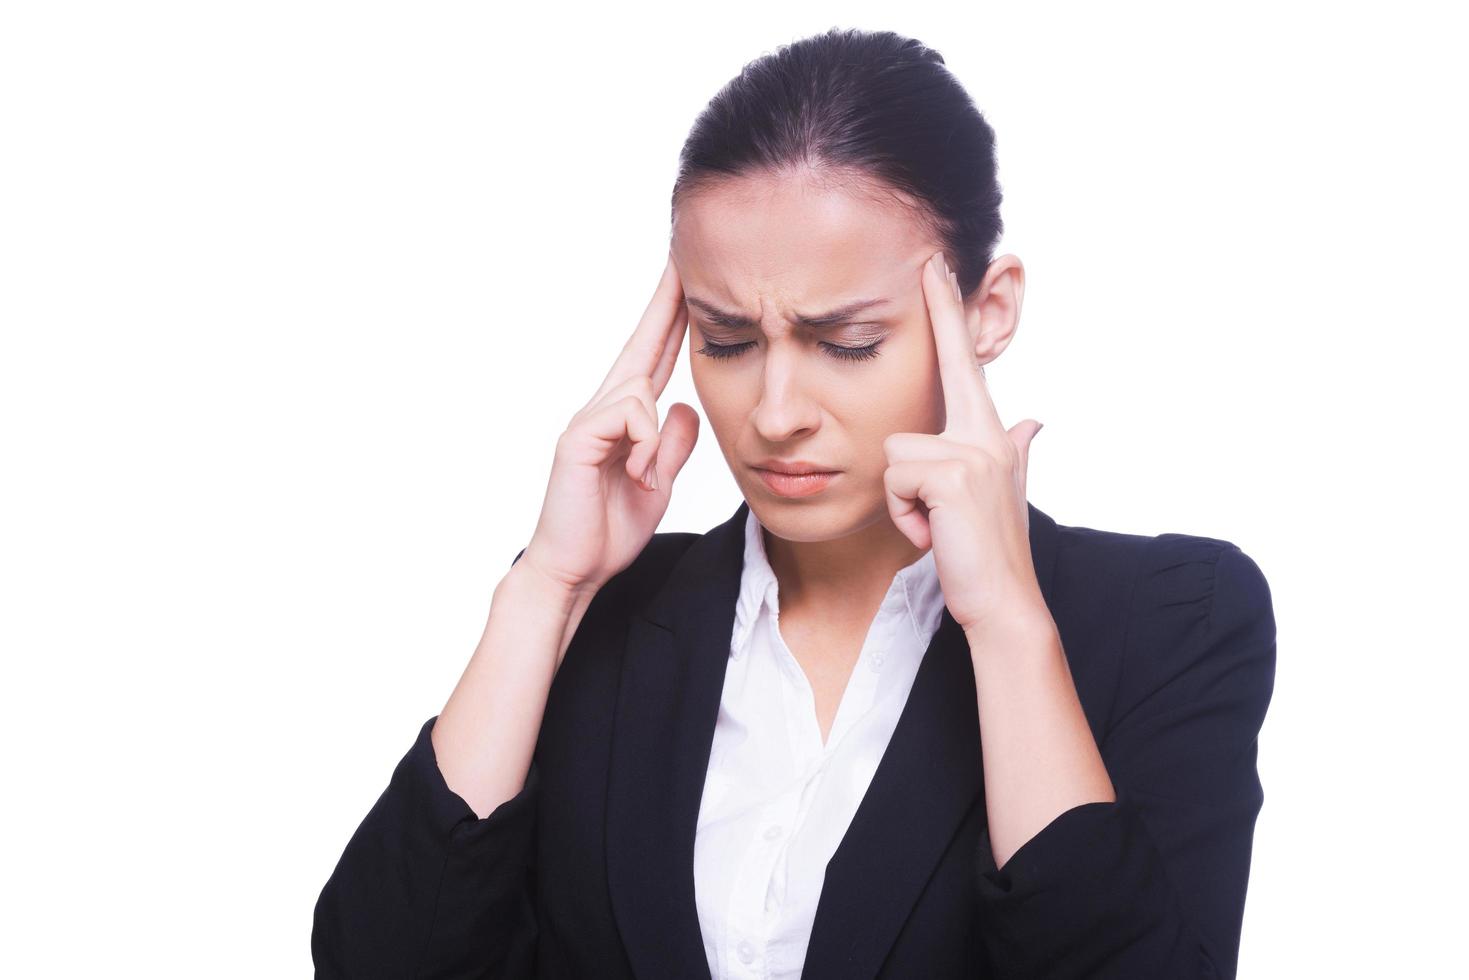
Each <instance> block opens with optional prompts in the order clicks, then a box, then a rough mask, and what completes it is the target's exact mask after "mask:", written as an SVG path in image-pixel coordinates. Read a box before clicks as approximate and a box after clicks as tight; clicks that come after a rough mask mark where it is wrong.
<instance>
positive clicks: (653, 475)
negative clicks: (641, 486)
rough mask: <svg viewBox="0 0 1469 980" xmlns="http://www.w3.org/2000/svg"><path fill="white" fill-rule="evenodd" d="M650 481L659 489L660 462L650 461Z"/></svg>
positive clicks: (654, 487)
mask: <svg viewBox="0 0 1469 980" xmlns="http://www.w3.org/2000/svg"><path fill="white" fill-rule="evenodd" d="M648 482H649V483H651V484H652V485H653V489H654V490H657V489H658V464H657V463H649V464H648Z"/></svg>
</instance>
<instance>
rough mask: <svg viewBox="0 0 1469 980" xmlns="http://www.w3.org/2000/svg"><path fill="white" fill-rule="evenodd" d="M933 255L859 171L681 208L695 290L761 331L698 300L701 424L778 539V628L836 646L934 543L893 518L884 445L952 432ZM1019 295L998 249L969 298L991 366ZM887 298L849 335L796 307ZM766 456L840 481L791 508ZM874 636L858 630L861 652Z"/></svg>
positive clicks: (755, 180)
mask: <svg viewBox="0 0 1469 980" xmlns="http://www.w3.org/2000/svg"><path fill="white" fill-rule="evenodd" d="M938 248H939V243H938V241H937V240H936V238H935V237H933V236H932V235H931V234H930V232H929V230H928V229H926V228H925V227H924V226H923V224H922V223H921V222H920V221H918V220H916V218H915V215H914V212H913V211H912V210H911V209H909V208H907V207H904V206H902V205H901V204H900V203H897V202H895V201H891V200H890V199H889V198H888V197H885V196H884V195H883V194H881V193H879V192H877V191H876V190H875V189H874V188H873V187H872V186H871V185H870V184H867V183H865V182H862V181H860V180H859V179H856V178H853V179H850V180H832V179H829V178H826V179H824V178H822V177H819V176H818V175H816V174H814V173H812V172H810V171H801V172H797V173H790V174H783V175H778V176H777V175H762V176H750V177H740V178H736V179H733V180H728V181H724V182H721V183H720V184H717V185H713V186H711V187H707V188H702V189H700V190H699V191H698V192H696V193H695V194H693V195H691V196H690V197H689V198H687V199H685V200H683V201H681V202H680V204H679V207H678V212H677V220H676V222H675V225H674V233H673V240H672V249H671V250H672V254H673V257H674V262H675V264H676V265H677V266H678V272H679V276H680V278H681V280H682V283H683V291H684V295H685V297H686V298H696V299H704V300H707V301H709V302H712V303H714V304H715V305H717V306H718V307H720V308H721V309H723V310H726V311H731V312H738V313H742V314H744V315H747V316H751V317H755V318H758V319H759V321H760V327H759V329H758V330H735V329H729V328H726V327H720V326H715V325H713V324H711V323H710V322H709V320H708V318H707V317H706V316H705V315H704V313H703V312H701V310H700V309H699V308H698V307H697V306H695V305H694V304H693V303H690V304H689V307H688V316H689V346H690V354H689V357H690V368H691V371H692V374H693V379H694V386H695V388H696V390H697V392H698V395H699V400H700V402H701V405H702V407H703V410H704V416H705V418H707V419H708V422H709V425H710V427H711V428H712V429H713V432H714V436H715V439H716V441H717V442H718V443H719V448H720V450H721V452H723V454H724V457H725V460H726V462H727V463H728V465H729V468H730V470H731V472H732V473H733V474H734V477H735V480H736V482H737V483H738V484H739V487H740V490H741V492H742V493H743V494H744V496H745V498H746V499H747V500H748V501H749V503H750V507H751V509H752V510H753V511H754V512H755V515H756V517H757V518H759V520H760V522H761V523H762V524H763V525H764V526H765V527H766V528H767V529H768V530H769V532H770V534H767V535H766V542H765V543H766V550H767V552H768V554H769V557H770V563H771V567H772V568H773V569H774V570H775V573H776V577H777V579H778V580H779V582H780V596H781V599H780V602H781V621H782V627H783V628H784V627H785V626H786V624H787V623H788V622H789V623H790V624H791V629H792V631H794V630H796V629H799V628H800V627H799V626H798V625H797V624H801V623H806V622H810V629H809V631H808V632H809V633H810V635H812V636H816V635H830V633H831V630H830V626H831V624H835V623H851V622H853V621H857V622H861V623H864V624H865V623H870V621H871V619H872V617H873V616H874V615H875V614H876V610H877V606H878V604H879V603H880V602H881V600H882V596H883V595H884V594H885V593H886V591H887V588H888V586H889V585H890V584H891V582H892V579H893V576H894V575H895V574H896V573H897V571H898V570H899V569H900V568H902V567H903V566H905V565H908V564H910V563H911V562H913V561H915V560H916V559H917V558H919V557H920V556H921V555H922V554H923V551H924V550H925V549H923V548H920V547H918V546H917V545H915V544H914V543H913V542H912V541H911V540H910V539H909V538H908V537H907V536H906V535H904V534H903V533H902V531H900V530H899V529H898V527H897V526H896V525H895V524H894V523H893V520H892V518H891V516H890V515H889V512H888V506H887V503H886V501H885V495H884V483H883V478H884V472H885V470H886V469H887V465H888V464H887V459H886V457H885V454H884V451H883V440H884V439H885V438H886V437H887V436H888V435H890V434H892V433H894V432H922V433H937V432H940V431H941V430H942V429H943V427H944V424H945V422H946V419H945V410H944V401H943V394H942V390H941V385H940V379H939V365H938V358H937V351H936V348H935V344H934V338H933V330H932V327H931V325H930V322H929V315H928V311H927V306H926V303H925V298H924V294H923V288H922V284H921V272H922V269H923V265H924V263H925V262H926V261H927V260H928V258H929V257H930V256H931V255H932V254H933V253H934V252H935V251H936V250H937V249H938ZM1023 292H1024V270H1023V267H1022V266H1021V263H1020V260H1019V259H1018V258H1016V257H1015V256H1012V255H1005V256H1001V257H999V258H997V259H996V260H995V261H994V262H993V263H992V264H991V267H990V269H989V272H988V274H987V275H986V277H985V279H984V281H983V282H982V283H981V284H980V287H979V288H978V289H976V290H975V291H974V292H973V293H972V294H971V296H970V297H968V298H967V299H966V302H965V316H966V322H967V325H968V328H969V331H970V335H971V337H972V338H973V347H974V352H975V356H976V357H977V359H978V361H979V363H980V364H985V363H988V362H989V361H992V360H994V359H995V358H996V357H998V356H999V355H1000V353H1001V352H1003V351H1004V349H1005V347H1006V346H1007V345H1008V344H1009V342H1010V339H1011V337H1012V336H1014V333H1015V329H1016V327H1017V325H1018V323H1019V315H1020V305H1021V298H1022V296H1023ZM879 297H882V298H887V299H890V300H891V301H892V303H891V305H888V306H883V307H880V308H877V309H873V310H869V311H865V312H863V313H859V314H857V316H856V318H855V322H854V323H853V324H851V325H848V326H842V327H837V328H831V329H825V330H820V331H818V330H813V329H810V328H807V327H804V326H795V325H793V324H792V322H791V319H792V318H793V317H794V315H795V314H796V313H798V312H799V313H804V314H807V315H810V314H816V313H824V312H826V311H828V310H831V309H834V308H836V307H838V306H841V305H843V304H845V303H847V302H851V301H853V300H858V299H869V298H879ZM879 339H881V340H882V344H881V346H880V347H879V348H878V351H879V353H878V356H877V357H875V358H872V359H870V360H856V361H848V360H840V359H838V358H837V357H835V356H833V355H832V354H831V353H829V352H827V351H826V350H824V349H823V348H822V344H821V342H822V341H825V342H827V343H830V344H839V345H843V346H863V345H866V344H869V343H871V342H872V341H874V340H879ZM706 341H712V342H714V343H719V344H728V343H743V342H747V341H753V342H754V346H753V347H748V348H747V349H745V350H744V351H743V353H740V354H738V355H736V356H734V357H732V358H729V359H723V360H716V359H714V358H711V357H709V356H706V355H705V354H702V353H699V349H700V348H701V347H703V345H704V343H705V342H706ZM766 457H776V458H780V459H786V460H794V459H799V460H808V461H812V462H815V463H818V464H821V465H822V466H823V467H827V468H831V469H838V470H841V471H842V474H841V476H840V477H838V478H837V479H836V480H835V481H834V482H833V483H832V484H831V485H830V486H829V487H828V488H827V489H826V490H825V491H823V492H822V493H820V494H817V495H815V496H813V497H807V498H800V499H788V498H782V497H779V496H777V495H776V494H774V493H772V492H771V491H770V489H769V488H768V487H767V486H766V485H765V484H764V482H763V481H762V480H761V479H760V478H759V476H758V475H757V474H756V473H755V472H754V471H753V470H751V469H750V465H751V464H752V463H754V462H756V461H758V460H760V459H763V458H766ZM863 634H865V626H864V628H863V629H862V630H861V631H860V633H858V634H857V635H856V640H855V642H856V643H857V644H858V645H859V646H860V641H861V637H862V635H863ZM848 639H849V641H850V637H849V638H848ZM789 642H792V641H791V639H790V638H788V643H789ZM846 645H847V646H850V642H848V643H847V644H846ZM793 649H794V646H793ZM847 652H848V653H849V654H851V655H852V656H855V653H856V652H857V651H855V650H848V651H847ZM819 659H820V658H815V657H814V658H813V660H819ZM817 669H818V670H819V669H820V667H819V666H818V668H817Z"/></svg>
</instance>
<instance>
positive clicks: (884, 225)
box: [672, 175, 938, 315]
mask: <svg viewBox="0 0 1469 980" xmlns="http://www.w3.org/2000/svg"><path fill="white" fill-rule="evenodd" d="M903 200H904V199H903V198H901V197H900V196H897V195H896V192H892V193H889V192H886V191H885V190H884V189H882V188H879V187H875V186H873V185H871V184H869V183H866V182H834V181H831V180H817V179H815V178H813V177H810V176H804V175H787V176H769V175H762V176H758V177H755V176H751V177H739V178H733V179H729V180H724V181H721V182H719V183H718V184H714V185H711V186H708V187H704V188H701V189H699V190H698V191H697V192H695V193H693V194H691V195H690V196H689V197H687V198H686V199H684V200H682V201H680V202H679V206H678V213H677V218H676V221H675V224H674V231H673V240H672V249H673V253H674V260H675V261H676V262H677V263H678V268H679V273H680V275H681V277H682V279H683V282H684V290H685V292H686V293H691V294H697V295H699V296H703V297H706V298H708V299H710V300H712V301H714V302H722V303H725V304H729V305H731V306H734V307H736V308H738V309H739V310H741V311H744V312H748V313H755V314H756V315H760V313H761V311H765V312H768V310H769V308H770V307H771V306H772V305H773V306H774V307H776V308H777V309H780V310H788V309H800V310H804V311H807V312H810V311H814V310H815V309H816V308H817V307H823V308H824V306H826V305H831V304H833V303H835V302H838V301H841V300H842V299H847V298H852V297H853V296H854V295H856V294H862V295H900V294H902V293H903V292H904V291H905V290H907V289H909V288H918V278H917V276H918V273H919V271H920V269H921V268H922V264H923V262H924V260H926V259H927V258H928V257H929V255H931V254H933V252H934V251H936V250H937V248H938V245H937V244H936V243H935V242H934V241H933V240H932V237H931V235H930V234H929V232H928V229H927V228H925V227H924V226H923V222H922V221H921V220H919V218H918V216H917V214H916V213H915V212H914V211H913V210H912V209H911V208H909V207H907V206H904V204H903V203H902V202H903Z"/></svg>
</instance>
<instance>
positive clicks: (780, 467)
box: [750, 459, 840, 476]
mask: <svg viewBox="0 0 1469 980" xmlns="http://www.w3.org/2000/svg"><path fill="white" fill-rule="evenodd" d="M750 465H751V466H753V467H754V468H755V469H757V470H765V471H767V472H770V473H784V474H786V475H787V476H806V475H808V474H812V473H837V472H840V471H839V470H834V469H831V468H829V467H826V466H822V465H821V464H820V463H808V462H807V461H805V460H803V459H798V460H794V461H792V462H789V463H787V462H784V461H782V460H778V459H767V460H765V461H764V462H760V463H752V464H750Z"/></svg>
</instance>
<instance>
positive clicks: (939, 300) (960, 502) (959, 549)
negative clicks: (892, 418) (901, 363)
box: [883, 252, 1054, 639]
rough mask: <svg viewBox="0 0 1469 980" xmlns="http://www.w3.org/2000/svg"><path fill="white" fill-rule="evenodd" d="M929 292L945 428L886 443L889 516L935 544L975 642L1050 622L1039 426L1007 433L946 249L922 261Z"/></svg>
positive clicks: (955, 607) (914, 536)
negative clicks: (1039, 512) (1038, 485)
mask: <svg viewBox="0 0 1469 980" xmlns="http://www.w3.org/2000/svg"><path fill="white" fill-rule="evenodd" d="M923 291H924V296H925V298H926V300H927V304H928V316H929V320H930V322H931V323H932V324H933V333H934V342H935V345H936V347H937V349H938V361H939V376H940V379H941V382H942V385H943V396H944V406H945V411H946V416H945V418H946V422H945V427H944V431H943V432H940V433H939V434H938V435H932V434H929V433H923V432H895V433H892V434H891V435H889V436H888V437H887V438H886V439H885V440H883V451H884V453H885V454H886V455H887V461H888V468H887V472H886V473H885V475H884V481H883V482H884V484H885V485H886V487H887V503H888V513H889V514H891V515H892V518H893V523H894V524H896V525H897V526H898V529H899V530H900V531H902V532H903V534H905V535H906V536H907V537H908V540H910V541H912V542H913V543H914V544H915V545H916V546H918V547H919V548H924V549H927V548H930V547H932V548H933V552H934V561H935V564H936V565H937V567H938V575H939V584H940V587H941V588H942V589H943V593H944V602H945V604H946V605H947V606H948V607H949V612H950V614H952V615H953V617H954V619H955V620H956V621H957V622H958V624H959V625H960V626H962V627H963V628H964V632H965V634H966V635H968V636H969V637H970V638H971V639H973V638H974V637H975V636H976V635H986V636H987V635H991V633H992V632H993V631H997V630H1001V629H1015V628H1020V629H1022V630H1023V629H1027V628H1031V627H1033V626H1036V625H1038V624H1041V623H1051V624H1052V625H1054V621H1053V620H1052V619H1051V614H1050V610H1049V609H1048V608H1047V606H1046V602H1045V598H1044V597H1043V596H1042V595H1041V590H1040V584H1039V582H1038V581H1037V580H1036V574H1035V564H1034V562H1033V561H1032V560H1031V555H1030V513H1029V511H1028V509H1027V504H1026V497H1025V472H1026V467H1027V462H1028V460H1029V454H1030V442H1031V440H1032V439H1034V438H1035V434H1036V433H1037V432H1039V431H1040V428H1041V423H1040V422H1037V421H1036V420H1034V419H1025V420H1024V421H1022V422H1019V423H1017V424H1016V425H1015V427H1014V428H1012V429H1010V430H1009V431H1006V429H1005V427H1004V425H1003V424H1002V423H1001V422H1000V416H999V413H998V412H996V411H995V404H994V402H993V401H992V400H991V398H990V394H989V387H988V385H987V384H986V383H985V379H984V367H983V366H982V365H980V364H979V363H978V360H977V359H976V357H975V353H974V342H973V339H972V338H971V337H970V336H969V330H968V327H967V326H966V324H965V320H964V301H963V298H962V297H961V296H960V294H959V284H958V279H957V278H956V277H955V276H954V275H953V274H952V273H950V272H949V269H948V264H947V262H945V260H944V257H943V253H942V252H939V253H937V254H935V255H934V257H933V258H932V259H930V260H929V261H928V262H927V263H925V265H924V269H923Z"/></svg>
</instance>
